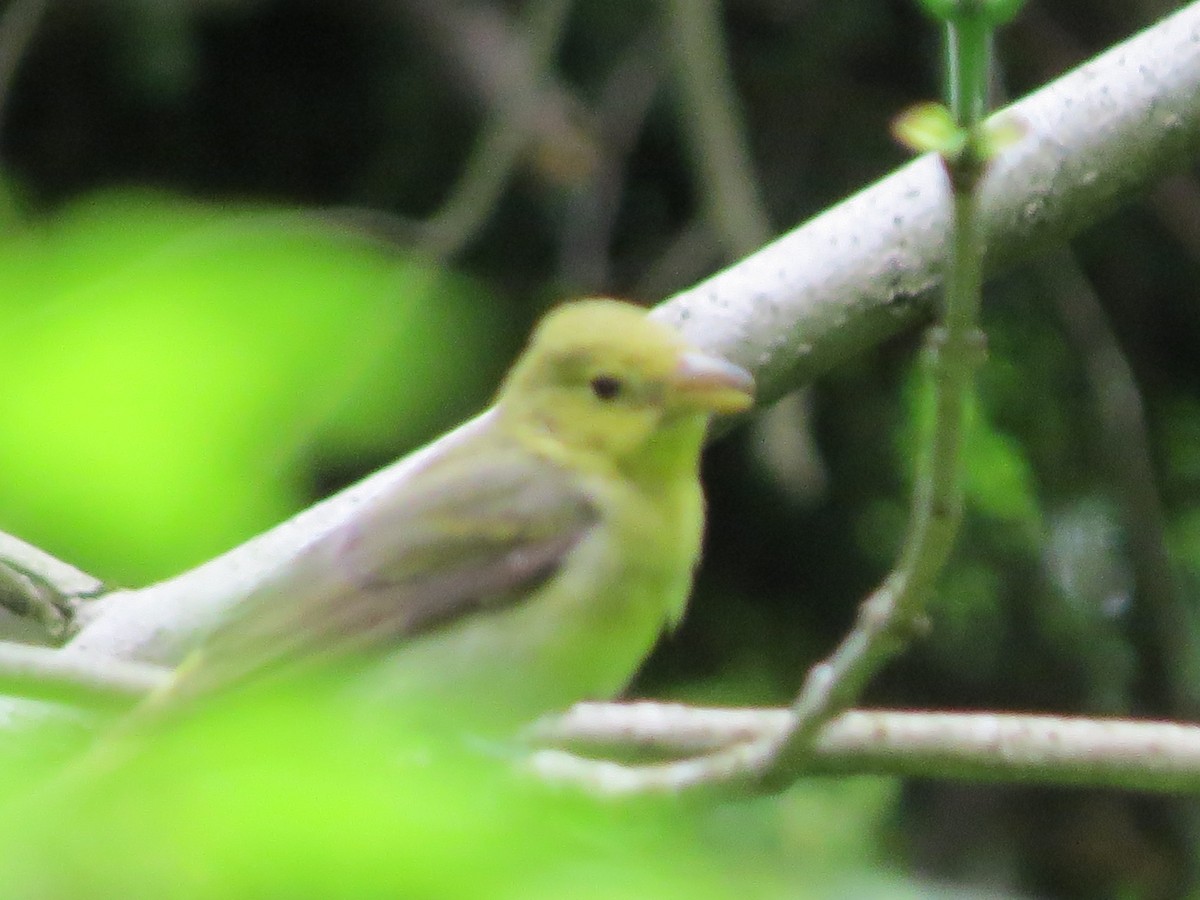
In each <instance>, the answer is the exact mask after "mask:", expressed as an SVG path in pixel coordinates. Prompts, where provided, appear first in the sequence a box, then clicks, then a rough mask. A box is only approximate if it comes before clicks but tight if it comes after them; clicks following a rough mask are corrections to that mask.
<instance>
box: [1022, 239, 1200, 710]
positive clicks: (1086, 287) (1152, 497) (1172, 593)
mask: <svg viewBox="0 0 1200 900" xmlns="http://www.w3.org/2000/svg"><path fill="white" fill-rule="evenodd" d="M1037 276H1038V278H1039V279H1040V280H1042V281H1043V282H1045V283H1046V285H1047V288H1048V290H1049V292H1050V293H1051V295H1052V297H1053V298H1054V301H1055V303H1056V304H1057V306H1058V310H1059V317H1060V319H1061V321H1062V323H1063V327H1064V328H1065V330H1066V332H1067V334H1068V335H1069V336H1070V339H1071V343H1072V344H1074V346H1075V348H1076V349H1077V351H1078V352H1079V353H1080V355H1081V357H1082V362H1083V369H1084V373H1085V374H1086V376H1087V381H1088V385H1089V387H1090V389H1091V394H1092V400H1093V404H1094V406H1095V409H1096V418H1097V420H1098V422H1099V426H1100V442H1101V446H1102V449H1103V451H1104V454H1105V456H1106V457H1107V458H1108V463H1109V470H1110V472H1111V477H1112V480H1113V483H1114V485H1115V486H1116V493H1117V500H1118V502H1119V503H1120V507H1121V518H1122V520H1123V524H1124V531H1125V534H1127V535H1128V540H1129V549H1130V557H1131V561H1132V563H1133V574H1134V580H1135V587H1136V590H1135V600H1134V609H1133V612H1132V618H1133V622H1134V626H1133V627H1134V631H1135V632H1136V633H1137V637H1136V638H1135V639H1136V640H1138V642H1139V644H1140V645H1141V652H1140V653H1139V656H1140V657H1141V664H1142V666H1143V667H1145V668H1146V669H1147V670H1148V675H1149V677H1148V678H1146V679H1145V681H1146V682H1147V686H1148V688H1149V690H1150V691H1151V693H1152V694H1153V696H1149V697H1142V698H1141V700H1142V702H1143V705H1144V707H1145V708H1146V709H1148V710H1149V711H1152V712H1154V713H1157V714H1161V715H1176V716H1180V717H1185V718H1194V717H1195V716H1196V714H1197V710H1198V707H1197V702H1198V700H1200V693H1198V689H1197V686H1196V677H1197V674H1198V673H1197V672H1196V666H1195V663H1194V662H1192V660H1194V659H1195V657H1196V653H1195V647H1194V640H1195V630H1196V629H1195V626H1196V625H1197V622H1196V621H1195V614H1194V613H1193V612H1192V610H1191V609H1190V606H1189V604H1187V603H1185V602H1183V598H1182V597H1180V596H1179V594H1178V589H1177V585H1175V583H1174V581H1173V579H1172V576H1171V560H1170V556H1169V554H1168V550H1167V535H1166V524H1165V521H1164V517H1163V510H1162V502H1161V498H1160V497H1159V492H1158V483H1157V479H1156V478H1155V474H1154V462H1153V459H1152V458H1151V453H1150V445H1149V439H1148V438H1147V435H1146V417H1145V412H1144V409H1143V405H1142V397H1141V393H1140V392H1139V390H1138V386H1137V382H1136V380H1135V379H1134V375H1133V370H1132V369H1131V368H1130V365H1129V361H1128V360H1127V359H1126V358H1125V354H1124V353H1123V352H1122V350H1121V346H1120V343H1119V342H1118V340H1117V336H1116V334H1114V333H1113V330H1112V327H1111V326H1110V325H1109V322H1108V317H1107V315H1106V314H1105V312H1104V309H1103V307H1101V305H1100V300H1099V298H1098V297H1097V296H1096V295H1095V292H1094V291H1093V290H1092V286H1091V285H1090V284H1088V282H1087V279H1086V277H1085V276H1084V274H1083V272H1082V271H1081V270H1080V268H1079V265H1078V263H1077V262H1076V261H1075V259H1074V257H1073V256H1072V255H1071V254H1070V253H1069V252H1067V251H1065V250H1064V251H1061V252H1059V253H1057V254H1055V255H1054V256H1052V257H1051V258H1049V259H1048V260H1047V261H1045V262H1044V263H1042V264H1041V265H1039V266H1038V268H1037Z"/></svg>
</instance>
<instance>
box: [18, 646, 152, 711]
mask: <svg viewBox="0 0 1200 900" xmlns="http://www.w3.org/2000/svg"><path fill="white" fill-rule="evenodd" d="M170 677H171V672H170V670H168V669H165V668H163V667H161V666H155V665H151V664H149V663H137V662H129V661H126V660H119V659H113V658H112V657H109V656H100V655H97V654H84V653H73V654H67V653H62V652H61V651H58V650H51V649H48V648H45V647H30V646H27V645H24V644H13V643H8V642H2V641H0V694H5V695H9V696H14V697H21V698H23V699H26V700H50V701H56V702H66V703H71V704H74V705H77V706H87V707H118V708H120V707H129V706H132V705H133V704H135V703H137V701H139V700H141V699H142V698H143V697H145V696H146V695H147V694H149V693H151V692H152V691H154V690H157V689H158V688H160V687H162V686H163V685H165V684H166V683H167V681H168V680H169V679H170Z"/></svg>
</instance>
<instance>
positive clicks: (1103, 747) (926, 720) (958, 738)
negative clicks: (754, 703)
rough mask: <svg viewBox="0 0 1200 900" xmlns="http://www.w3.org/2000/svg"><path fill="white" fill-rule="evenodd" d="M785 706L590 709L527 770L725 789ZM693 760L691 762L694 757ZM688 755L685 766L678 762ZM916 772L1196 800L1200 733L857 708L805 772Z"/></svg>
mask: <svg viewBox="0 0 1200 900" xmlns="http://www.w3.org/2000/svg"><path fill="white" fill-rule="evenodd" d="M791 718H792V713H791V712H790V711H789V710H785V709H704V708H698V707H689V706H678V705H672V704H656V703H633V704H605V703H585V704H580V705H579V706H576V707H575V708H574V709H572V710H571V711H569V712H568V713H566V714H565V715H563V716H561V717H558V718H555V719H548V720H545V721H543V722H541V723H539V725H538V726H537V727H536V729H535V730H534V732H533V733H532V739H533V740H534V741H536V742H537V743H538V744H539V745H541V746H543V747H550V748H553V749H543V750H538V751H535V752H534V754H533V755H532V757H531V758H530V761H529V765H530V767H531V768H532V769H533V771H534V772H536V773H538V774H539V775H540V776H542V777H544V778H546V779H548V780H552V781H558V782H565V783H570V784H576V785H579V786H582V787H585V788H587V789H589V790H593V791H596V792H597V793H601V794H605V795H610V796H611V795H623V794H645V793H663V792H679V791H684V790H689V789H694V788H710V789H711V788H716V789H719V790H728V789H729V788H730V787H733V786H736V785H738V784H739V783H740V782H741V781H742V780H743V779H745V778H747V777H752V776H753V775H754V774H755V773H756V772H757V771H759V770H761V768H762V767H763V766H765V765H769V763H770V760H769V758H767V757H765V756H763V755H762V753H761V748H762V747H764V746H768V745H770V744H771V743H773V742H774V741H775V740H776V739H777V738H778V737H779V736H780V735H781V734H783V733H784V731H785V730H786V729H787V728H788V727H790V723H791ZM614 748H620V749H623V750H624V751H625V752H626V753H628V752H629V751H630V750H631V749H634V750H641V751H642V752H643V753H650V754H654V755H657V756H658V757H660V758H661V757H662V756H664V755H667V756H674V757H676V758H674V759H669V760H668V761H665V762H657V763H650V764H643V765H638V764H621V763H614V762H611V761H607V760H600V759H596V758H589V757H587V756H584V755H581V754H584V753H592V752H596V751H598V752H600V753H610V752H611V751H612V750H613V749H614ZM687 754H694V755H687ZM680 756H683V757H684V758H682V759H680V758H678V757H680ZM849 772H853V773H856V774H864V773H874V774H881V775H919V776H921V777H935V778H936V777H942V778H955V779H963V780H970V781H989V782H1004V783H1011V782H1026V783H1045V784H1055V785H1066V784H1079V785H1089V786H1093V787H1095V786H1106V787H1117V788H1124V789H1129V790H1142V791H1153V792H1160V793H1172V792H1187V793H1197V792H1200V726H1195V725H1178V724H1175V723H1171V722H1151V721H1134V720H1129V719H1080V718H1069V717H1059V716H1040V715H1015V714H999V713H941V712H919V711H918V712H897V711H887V710H850V711H849V712H845V713H842V714H841V715H840V716H838V717H837V718H835V719H832V720H830V721H829V722H827V723H826V724H825V725H824V726H823V728H822V729H821V731H820V733H819V734H818V735H817V736H816V740H815V741H814V743H813V745H812V752H811V755H810V756H809V757H808V759H807V761H806V771H805V772H804V773H801V774H834V773H849Z"/></svg>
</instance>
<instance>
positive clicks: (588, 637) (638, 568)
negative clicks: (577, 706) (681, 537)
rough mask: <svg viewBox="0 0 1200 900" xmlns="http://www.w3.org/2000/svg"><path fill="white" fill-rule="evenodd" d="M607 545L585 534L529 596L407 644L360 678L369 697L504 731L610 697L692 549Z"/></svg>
mask: <svg viewBox="0 0 1200 900" xmlns="http://www.w3.org/2000/svg"><path fill="white" fill-rule="evenodd" d="M610 540H611V539H610V538H609V536H608V534H607V533H605V532H604V531H600V530H598V531H597V532H594V533H593V534H592V535H590V536H589V537H587V538H585V539H584V541H582V542H581V543H580V544H579V545H578V546H577V547H576V548H575V549H574V550H572V551H571V554H570V555H569V556H568V557H567V559H566V561H565V562H564V565H563V566H562V568H560V570H559V571H558V572H557V573H556V575H555V576H554V577H552V578H550V579H549V580H548V581H547V582H546V583H545V584H544V585H542V586H541V587H539V588H538V590H536V591H534V592H533V593H532V594H530V595H529V596H528V597H525V598H522V599H520V600H517V601H515V602H510V603H507V604H504V605H498V606H497V608H495V609H493V610H486V611H481V612H479V613H475V614H472V615H470V616H465V617H463V618H461V619H459V620H457V621H455V622H454V623H453V625H452V626H450V627H445V628H442V629H437V630H433V631H431V632H428V633H426V634H424V635H421V636H419V637H415V638H414V639H413V640H412V641H411V642H409V643H408V644H406V646H405V648H404V651H403V652H402V653H396V654H394V655H393V656H392V657H391V658H389V659H387V660H385V661H383V662H381V663H380V664H378V666H377V667H376V668H373V670H372V672H371V673H369V675H368V677H367V679H366V680H365V681H364V682H363V683H362V685H364V686H365V687H362V689H363V690H365V691H366V692H367V696H368V699H369V700H370V701H371V703H372V704H375V703H379V702H382V703H383V704H384V705H387V704H389V703H399V704H403V705H405V706H406V707H410V708H412V709H415V710H416V711H417V712H421V711H427V712H431V713H434V714H436V715H438V716H442V717H450V718H452V719H453V720H459V719H461V720H462V721H463V722H464V723H468V724H470V725H472V726H478V727H482V728H487V729H496V728H501V729H509V730H511V729H515V728H519V727H520V726H521V725H524V724H526V723H528V722H530V721H532V720H533V719H535V718H537V717H538V716H539V715H542V714H544V713H547V712H553V711H557V710H561V709H565V708H566V707H568V706H570V705H571V704H572V703H574V702H577V701H579V700H584V699H603V698H609V697H612V696H613V695H615V694H616V693H618V692H619V691H620V690H621V689H622V688H624V687H625V685H626V684H627V683H628V681H629V680H630V678H631V677H632V676H633V674H634V673H635V672H636V670H637V667H638V665H639V663H640V662H641V660H642V659H643V658H644V657H645V656H646V654H647V653H648V652H649V651H650V649H651V648H652V647H653V645H654V643H655V641H656V640H657V638H658V636H659V635H660V634H661V632H662V630H663V628H664V626H665V625H666V624H667V622H668V621H670V619H671V618H672V616H673V615H674V611H675V610H677V609H679V608H680V606H681V605H682V603H683V602H684V600H685V599H686V594H687V592H688V590H689V588H690V582H691V569H692V563H693V560H694V557H695V551H694V550H693V549H689V548H687V547H678V546H676V547H671V548H670V549H669V551H668V552H667V553H666V554H633V559H630V556H631V554H629V553H628V552H625V553H615V552H613V549H614V548H613V547H612V546H611V544H610ZM696 543H698V536H697V538H696ZM664 556H665V558H664Z"/></svg>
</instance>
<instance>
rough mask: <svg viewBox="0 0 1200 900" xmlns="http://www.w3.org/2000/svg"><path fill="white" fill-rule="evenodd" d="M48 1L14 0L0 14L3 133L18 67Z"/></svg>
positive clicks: (0, 115)
mask: <svg viewBox="0 0 1200 900" xmlns="http://www.w3.org/2000/svg"><path fill="white" fill-rule="evenodd" d="M48 4H49V0H12V2H11V3H9V4H8V8H7V9H5V10H4V14H3V15H0V134H3V133H4V114H5V113H6V112H7V110H8V98H9V96H10V95H11V93H12V86H13V81H14V80H15V79H16V75H17V69H18V67H19V66H20V64H21V60H22V59H23V58H24V57H25V51H26V50H27V49H28V48H29V45H30V43H32V41H33V36H34V35H35V34H36V33H37V28H38V23H40V22H41V20H42V16H43V15H44V14H45V12H46V7H47V5H48Z"/></svg>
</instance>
